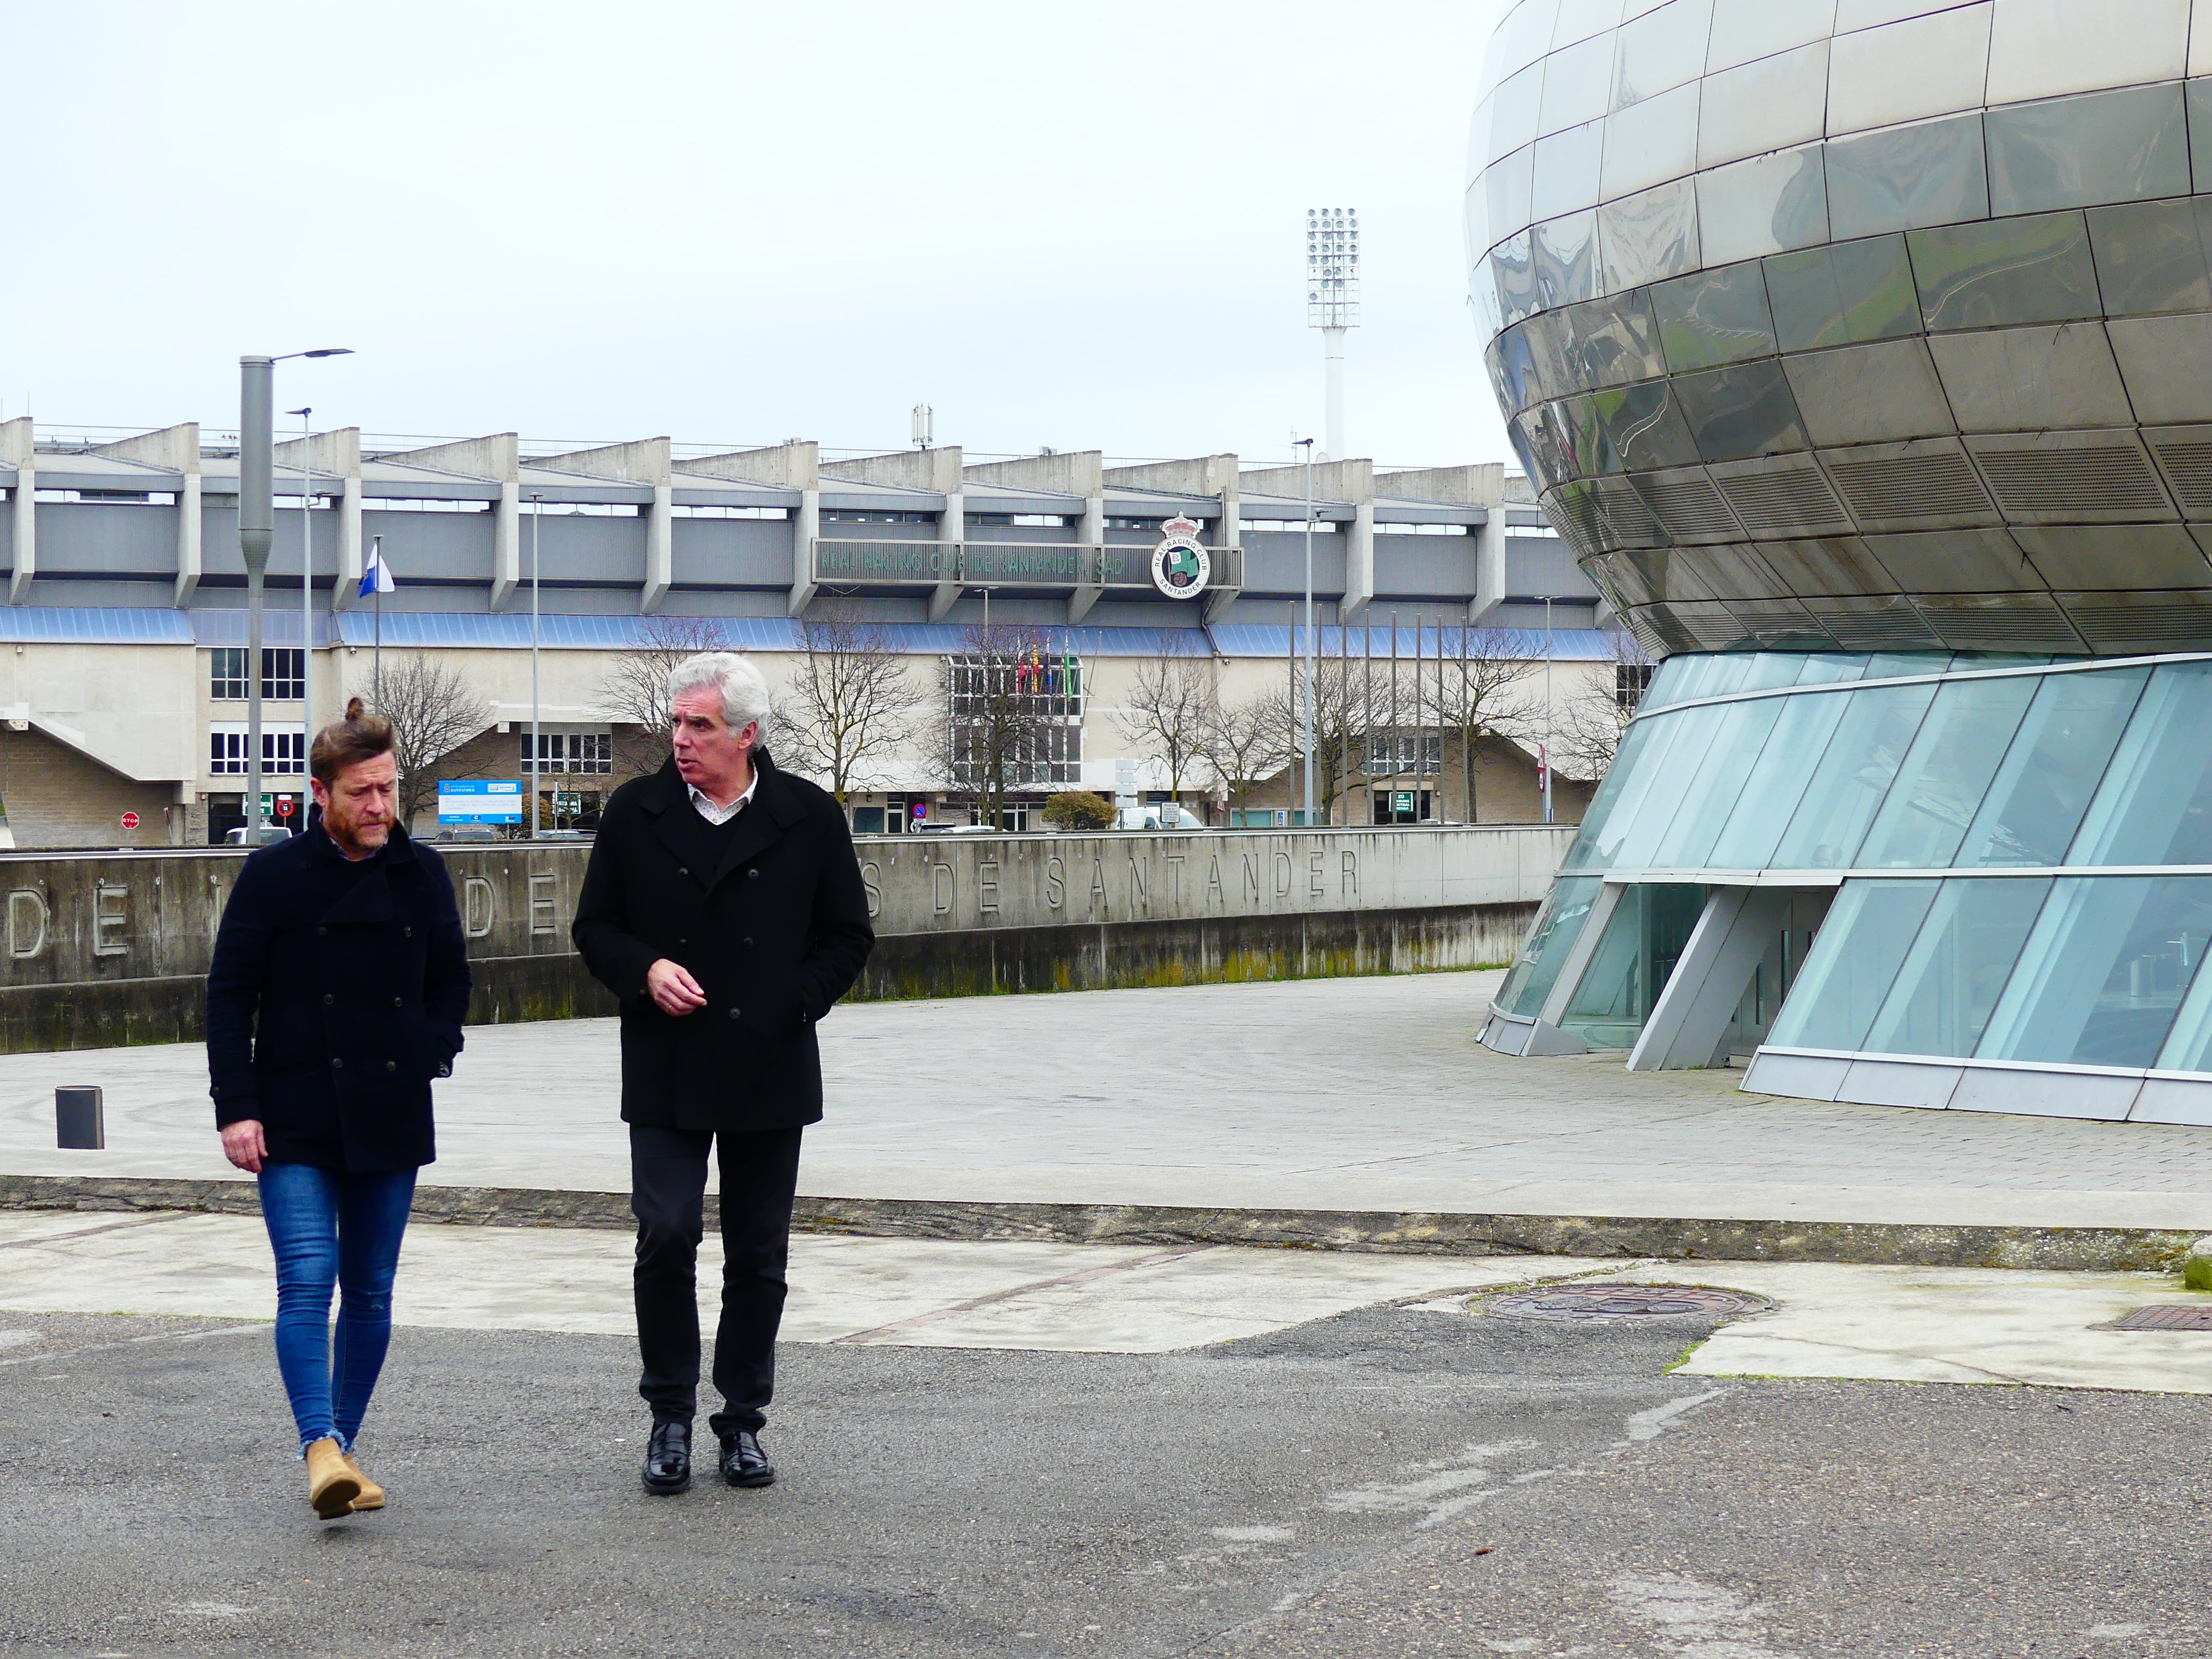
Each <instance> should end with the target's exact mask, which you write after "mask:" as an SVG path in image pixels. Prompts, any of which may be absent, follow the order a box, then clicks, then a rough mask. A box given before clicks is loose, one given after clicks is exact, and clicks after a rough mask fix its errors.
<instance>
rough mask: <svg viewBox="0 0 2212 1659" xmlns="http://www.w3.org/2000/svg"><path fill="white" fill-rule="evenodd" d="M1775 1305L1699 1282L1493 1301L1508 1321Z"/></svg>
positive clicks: (1605, 1321)
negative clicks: (1714, 1288)
mask: <svg viewBox="0 0 2212 1659" xmlns="http://www.w3.org/2000/svg"><path fill="white" fill-rule="evenodd" d="M1773 1306H1774V1304H1772V1303H1771V1302H1769V1301H1768V1300H1767V1299H1766V1298H1765V1297H1763V1296H1753V1295H1751V1294H1750V1293H1749V1292H1747V1291H1709V1290H1706V1289H1705V1288H1704V1287H1703V1286H1701V1285H1552V1286H1550V1287H1549V1288H1547V1289H1545V1290H1541V1291H1515V1292H1514V1293H1513V1294H1512V1295H1510V1296H1501V1297H1496V1298H1494V1299H1493V1300H1492V1301H1491V1302H1490V1303H1489V1304H1488V1309H1489V1311H1490V1312H1492V1313H1494V1314H1503V1315H1504V1316H1505V1317H1507V1318H1508V1319H1563V1320H1571V1321H1573V1322H1576V1323H1577V1324H1583V1325H1619V1324H1626V1323H1627V1322H1629V1321H1631V1320H1634V1319H1741V1318H1742V1317H1743V1316H1745V1315H1747V1314H1756V1313H1765V1312H1766V1311H1767V1310H1770V1309H1771V1308H1772V1307H1773Z"/></svg>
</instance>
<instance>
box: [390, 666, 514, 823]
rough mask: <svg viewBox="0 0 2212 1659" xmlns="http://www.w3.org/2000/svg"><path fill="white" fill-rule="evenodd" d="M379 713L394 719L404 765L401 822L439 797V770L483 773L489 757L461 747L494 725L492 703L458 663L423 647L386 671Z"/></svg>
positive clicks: (396, 752) (396, 753)
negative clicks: (473, 754) (441, 659)
mask: <svg viewBox="0 0 2212 1659" xmlns="http://www.w3.org/2000/svg"><path fill="white" fill-rule="evenodd" d="M380 686H381V689H380V694H379V696H378V697H377V702H376V712H377V713H378V714H381V715H383V716H384V718H385V719H386V720H390V721H391V722H392V759H393V760H394V761H395V762H396V763H398V768H399V821H400V822H401V823H413V822H414V821H415V817H416V814H417V813H419V812H422V811H426V810H428V808H431V807H434V806H435V805H437V802H438V775H439V773H440V772H441V771H442V772H443V773H444V774H445V775H447V777H462V778H474V777H481V776H483V774H484V772H485V771H486V770H487V769H488V768H489V757H478V758H477V759H475V760H473V761H472V760H471V759H469V758H468V757H465V756H464V755H461V754H460V753H459V750H461V749H462V748H463V746H464V745H465V744H467V743H468V741H469V739H470V738H473V737H475V736H476V735H477V733H478V732H482V731H483V729H484V728H485V727H486V726H489V725H490V724H491V720H492V711H491V705H490V704H489V702H485V701H484V699H483V697H482V696H478V695H477V690H476V688H475V687H474V686H472V685H471V684H469V682H468V679H467V678H466V677H465V676H464V675H463V674H462V673H461V671H459V669H457V668H453V667H450V666H448V665H446V664H444V663H441V662H438V661H435V660H434V659H431V658H429V657H426V656H424V655H422V653H420V652H415V653H410V654H408V655H406V656H404V657H400V658H399V659H398V661H397V663H396V664H395V665H393V666H392V667H389V668H387V669H386V670H385V671H384V674H383V678H382V680H381V682H380Z"/></svg>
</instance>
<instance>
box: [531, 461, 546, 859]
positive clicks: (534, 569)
mask: <svg viewBox="0 0 2212 1659" xmlns="http://www.w3.org/2000/svg"><path fill="white" fill-rule="evenodd" d="M543 499H544V498H543V497H542V496H540V495H539V494H538V491H536V490H534V489H533V490H532V491H531V492H530V839H531V840H532V841H536V840H537V839H538V786H539V784H540V783H541V782H542V781H544V748H543V747H542V746H541V745H540V744H539V741H538V517H539V506H538V504H539V502H540V501H542V500H543Z"/></svg>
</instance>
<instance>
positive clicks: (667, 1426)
mask: <svg viewBox="0 0 2212 1659" xmlns="http://www.w3.org/2000/svg"><path fill="white" fill-rule="evenodd" d="M645 1489H646V1491H647V1492H651V1493H652V1494H653V1496H654V1497H655V1498H673V1497H675V1496H676V1494H677V1493H678V1492H689V1491H690V1490H691V1425H690V1424H689V1423H678V1422H676V1421H674V1420H672V1419H671V1420H670V1421H667V1422H663V1423H656V1424H654V1425H653V1439H652V1441H651V1442H650V1443H648V1444H647V1447H646V1449H645Z"/></svg>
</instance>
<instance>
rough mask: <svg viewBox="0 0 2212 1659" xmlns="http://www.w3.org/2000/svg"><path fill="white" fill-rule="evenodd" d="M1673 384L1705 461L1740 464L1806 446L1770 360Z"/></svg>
mask: <svg viewBox="0 0 2212 1659" xmlns="http://www.w3.org/2000/svg"><path fill="white" fill-rule="evenodd" d="M1674 396H1675V398H1676V399H1677V400H1678V401H1679V402H1680V404H1681V407H1682V413H1683V416H1684V417H1685V418H1686V420H1687V421H1688V422H1689V427H1690V434H1691V436H1692V438H1694V439H1695V440H1696V441H1697V445H1698V453H1699V454H1700V455H1702V456H1703V457H1704V458H1705V459H1706V460H1708V461H1741V460H1746V459H1749V458H1751V457H1752V456H1754V455H1778V454H1784V453H1788V452H1790V451H1792V450H1801V449H1806V448H1809V447H1811V446H1810V445H1809V444H1808V441H1807V440H1806V437H1805V428H1804V427H1803V426H1802V424H1801V423H1800V422H1799V421H1798V419H1797V404H1796V400H1795V399H1794V398H1791V397H1790V383H1789V382H1788V381H1787V380H1784V378H1783V374H1782V366H1781V364H1779V363H1778V362H1775V361H1774V359H1772V358H1771V357H1769V358H1765V359H1764V360H1762V361H1760V362H1753V363H1741V364H1739V365H1737V366H1736V367H1735V368H1717V369H1709V370H1707V371H1706V372H1705V373H1704V374H1678V375H1676V376H1674Z"/></svg>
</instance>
